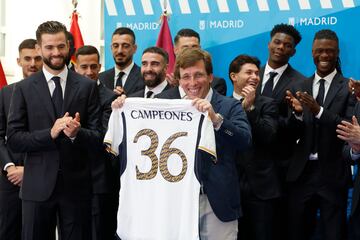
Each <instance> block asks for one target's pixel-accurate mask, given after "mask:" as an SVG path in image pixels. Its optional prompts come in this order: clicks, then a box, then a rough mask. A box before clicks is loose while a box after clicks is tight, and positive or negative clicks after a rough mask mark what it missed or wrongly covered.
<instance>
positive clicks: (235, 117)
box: [156, 88, 251, 222]
mask: <svg viewBox="0 0 360 240" xmlns="http://www.w3.org/2000/svg"><path fill="white" fill-rule="evenodd" d="M156 97H158V98H165V99H179V98H180V93H179V89H178V88H172V89H170V90H168V91H164V92H162V93H161V94H158V95H157V96H156ZM211 105H212V106H213V109H214V111H215V112H216V113H220V114H221V115H222V116H223V117H224V122H223V123H222V125H221V127H220V129H219V130H217V131H215V140H216V152H217V160H218V161H217V163H216V164H214V163H213V162H212V161H206V162H202V163H200V164H201V165H200V166H199V169H200V172H201V173H200V175H201V177H200V178H201V182H202V185H203V186H204V192H205V193H206V194H207V197H208V199H209V202H210V204H211V207H212V209H213V211H214V213H215V215H216V216H217V218H218V219H220V220H221V221H223V222H228V221H233V220H236V219H238V218H239V217H240V216H241V207H240V188H239V181H238V175H237V170H236V153H237V152H238V151H243V150H244V149H246V148H247V147H248V146H250V144H251V131H250V126H249V123H248V121H247V118H246V114H245V112H244V111H243V110H242V107H241V105H240V102H239V101H236V100H234V99H231V98H228V97H224V96H222V95H220V94H219V93H217V92H216V91H213V96H212V99H211Z"/></svg>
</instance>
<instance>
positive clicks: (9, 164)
mask: <svg viewBox="0 0 360 240" xmlns="http://www.w3.org/2000/svg"><path fill="white" fill-rule="evenodd" d="M10 166H15V164H14V163H12V162H11V163H7V164H5V167H4V169H3V170H4V171H6V169H7V168H8V167H10Z"/></svg>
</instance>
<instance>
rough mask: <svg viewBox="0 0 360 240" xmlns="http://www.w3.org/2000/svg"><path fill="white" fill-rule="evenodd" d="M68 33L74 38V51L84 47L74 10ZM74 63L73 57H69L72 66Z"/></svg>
mask: <svg viewBox="0 0 360 240" xmlns="http://www.w3.org/2000/svg"><path fill="white" fill-rule="evenodd" d="M70 33H71V34H72V35H73V38H74V48H75V51H76V50H77V49H79V48H80V47H82V46H84V41H83V38H82V35H81V31H80V27H79V24H78V13H77V12H76V10H74V11H73V13H72V16H71V26H70ZM75 62H76V59H75V55H74V54H73V55H72V56H71V63H72V64H74V63H75Z"/></svg>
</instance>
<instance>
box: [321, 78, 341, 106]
mask: <svg viewBox="0 0 360 240" xmlns="http://www.w3.org/2000/svg"><path fill="white" fill-rule="evenodd" d="M342 82H343V79H342V78H341V75H340V74H339V73H337V74H336V75H335V77H334V79H333V80H332V81H331V84H330V88H329V90H328V92H327V94H326V97H325V102H324V108H328V107H329V105H330V103H331V102H332V101H333V100H334V98H335V96H336V94H337V93H338V92H339V91H340V89H341V83H342Z"/></svg>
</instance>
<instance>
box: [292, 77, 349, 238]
mask: <svg viewBox="0 0 360 240" xmlns="http://www.w3.org/2000/svg"><path fill="white" fill-rule="evenodd" d="M313 79H314V76H312V77H311V78H308V79H306V80H305V81H304V82H303V83H302V84H300V86H299V87H297V88H296V90H300V91H306V92H308V93H309V94H310V95H313V94H312V89H313ZM347 84H348V79H346V78H344V77H343V76H342V75H341V74H339V73H338V74H336V75H335V77H334V78H333V80H332V82H331V85H330V87H329V90H328V92H327V95H326V97H325V100H324V104H323V109H324V110H323V113H322V115H321V117H320V119H319V120H317V119H315V116H314V114H313V113H311V112H310V110H309V109H308V108H306V107H305V108H304V112H303V121H300V120H297V119H295V117H294V116H293V117H292V119H291V120H292V122H291V123H293V129H294V130H293V131H292V132H293V134H294V137H295V139H298V142H297V144H296V146H295V151H294V155H293V157H292V159H291V162H290V166H289V171H288V175H287V180H288V181H289V182H290V185H289V214H290V218H289V234H290V237H289V239H299V240H300V239H301V240H304V239H308V238H309V235H310V234H311V231H312V230H313V227H314V224H313V221H314V220H315V217H316V210H317V208H318V207H319V206H320V210H321V212H320V215H321V224H322V229H323V230H324V231H323V233H322V234H323V239H327V240H331V239H334V240H335V239H337V240H340V239H343V238H342V237H343V236H342V234H343V232H342V231H343V230H344V229H343V227H344V226H343V225H344V224H345V217H346V216H345V208H346V203H347V188H348V185H349V175H350V169H349V166H348V165H346V162H345V161H344V160H343V158H342V148H343V141H341V140H340V139H339V138H337V136H336V135H337V134H336V126H337V124H339V123H340V121H341V120H343V119H350V117H351V115H352V112H353V106H354V99H353V98H352V96H351V95H350V94H349V91H348V86H347ZM316 129H317V130H316ZM315 133H316V134H317V138H316V137H315V138H314V134H315ZM314 141H317V145H318V148H317V153H318V160H312V161H311V160H309V156H310V153H311V152H312V148H313V146H314Z"/></svg>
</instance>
